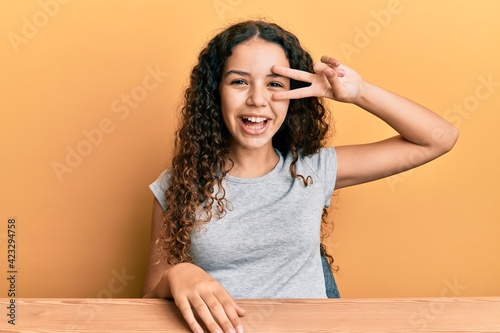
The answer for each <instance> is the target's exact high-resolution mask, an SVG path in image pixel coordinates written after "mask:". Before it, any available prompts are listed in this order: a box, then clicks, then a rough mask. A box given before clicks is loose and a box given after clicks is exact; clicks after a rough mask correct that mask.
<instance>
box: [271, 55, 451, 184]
mask: <svg viewBox="0 0 500 333" xmlns="http://www.w3.org/2000/svg"><path fill="white" fill-rule="evenodd" d="M273 71H274V72H275V73H276V74H279V75H284V76H287V77H290V78H293V79H295V80H299V81H304V82H310V83H311V85H310V86H309V87H306V88H300V89H296V90H290V91H287V92H281V93H276V94H275V95H274V98H275V99H293V98H304V97H310V96H317V97H327V98H330V99H333V100H335V101H339V102H344V103H353V104H355V105H357V106H359V107H361V108H363V109H364V110H366V111H368V112H370V113H372V114H373V115H375V116H377V117H378V118H380V119H382V120H383V121H384V122H386V123H387V124H388V125H390V126H391V127H392V128H394V129H395V130H396V131H397V132H398V133H399V135H397V136H394V137H392V138H389V139H386V140H383V141H379V142H374V143H368V144H362V145H350V146H341V147H336V151H337V183H336V188H342V187H346V186H352V185H356V184H360V183H365V182H369V181H372V180H376V179H380V178H383V177H388V176H391V175H394V174H396V173H399V172H403V171H406V170H408V169H411V168H414V167H417V166H419V165H422V164H424V163H427V162H429V161H431V160H433V159H435V158H437V157H438V156H440V155H442V154H444V153H446V152H447V151H449V150H450V149H451V148H452V147H453V145H454V144H455V142H456V140H457V138H458V130H457V129H456V128H455V127H454V126H453V125H451V124H450V123H449V122H447V121H446V120H444V119H443V118H441V117H440V116H438V115H437V114H435V113H433V112H432V111H430V110H428V109H427V108H425V107H423V106H421V105H419V104H417V103H415V102H412V101H410V100H408V99H406V98H404V97H401V96H399V95H397V94H394V93H391V92H389V91H387V90H384V89H382V88H380V87H377V86H375V85H373V84H370V83H368V82H365V81H363V79H362V78H361V76H359V74H357V73H356V72H355V71H354V70H352V69H351V68H349V67H347V66H343V65H341V64H340V63H339V61H337V60H335V59H333V58H332V57H328V56H323V57H322V58H321V62H320V63H317V64H315V66H314V71H315V73H314V74H313V73H306V72H303V71H298V70H294V69H290V68H285V67H281V66H275V67H273Z"/></svg>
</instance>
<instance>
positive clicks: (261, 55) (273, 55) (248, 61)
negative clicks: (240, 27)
mask: <svg viewBox="0 0 500 333" xmlns="http://www.w3.org/2000/svg"><path fill="white" fill-rule="evenodd" d="M273 65H281V66H285V67H290V63H289V61H288V59H287V57H286V54H285V51H284V50H283V48H282V47H281V46H280V45H278V44H275V43H271V42H267V41H264V40H262V39H256V38H253V39H251V40H248V41H246V42H243V43H241V44H238V45H237V46H236V47H234V49H233V52H232V54H231V56H230V57H229V58H227V60H226V64H225V66H224V69H225V71H227V70H231V69H239V70H246V71H267V72H269V71H270V70H271V67H272V66H273Z"/></svg>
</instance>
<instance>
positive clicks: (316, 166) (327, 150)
mask: <svg viewBox="0 0 500 333" xmlns="http://www.w3.org/2000/svg"><path fill="white" fill-rule="evenodd" d="M289 155H291V154H289ZM336 165H337V155H336V152H335V148H333V147H323V148H320V149H319V150H318V151H317V152H315V153H313V154H310V155H306V156H304V154H303V153H302V152H299V159H298V161H297V167H299V166H303V167H307V168H309V169H311V171H313V172H314V173H318V172H321V171H324V170H328V171H330V170H331V169H332V167H336ZM325 168H326V169H325Z"/></svg>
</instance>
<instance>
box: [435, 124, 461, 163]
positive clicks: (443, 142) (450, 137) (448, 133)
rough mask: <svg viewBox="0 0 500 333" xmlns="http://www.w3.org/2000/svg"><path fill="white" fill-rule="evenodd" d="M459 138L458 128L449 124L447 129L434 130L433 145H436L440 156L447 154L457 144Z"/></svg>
mask: <svg viewBox="0 0 500 333" xmlns="http://www.w3.org/2000/svg"><path fill="white" fill-rule="evenodd" d="M458 137H459V131H458V128H456V127H455V126H453V125H451V124H449V126H448V128H446V129H442V128H440V129H439V130H436V131H435V132H434V135H433V139H434V142H435V144H437V146H438V149H439V152H440V155H443V154H446V153H447V152H449V151H450V150H451V149H452V148H453V147H454V146H455V143H456V142H457V140H458Z"/></svg>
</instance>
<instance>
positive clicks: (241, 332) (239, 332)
mask: <svg viewBox="0 0 500 333" xmlns="http://www.w3.org/2000/svg"><path fill="white" fill-rule="evenodd" d="M236 332H238V333H243V332H244V330H243V326H241V325H238V326H236Z"/></svg>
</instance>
